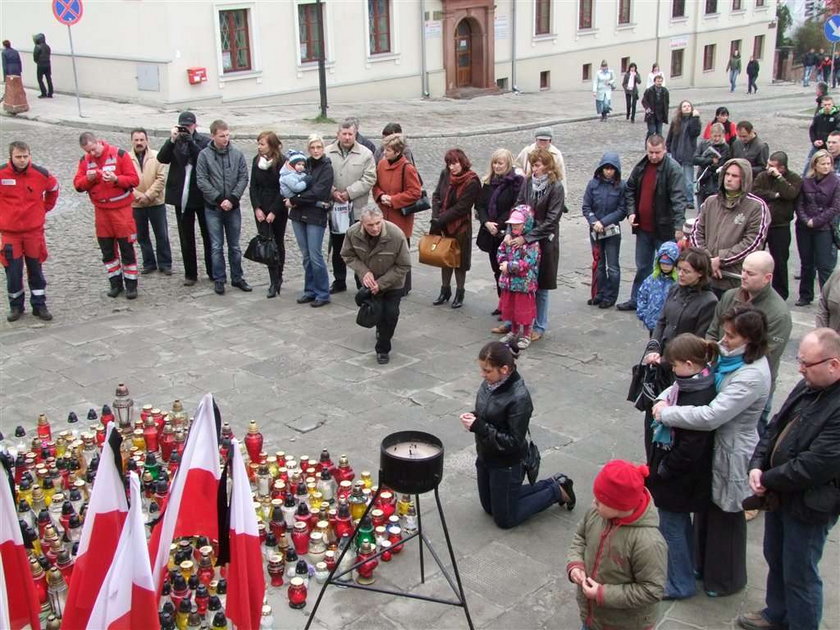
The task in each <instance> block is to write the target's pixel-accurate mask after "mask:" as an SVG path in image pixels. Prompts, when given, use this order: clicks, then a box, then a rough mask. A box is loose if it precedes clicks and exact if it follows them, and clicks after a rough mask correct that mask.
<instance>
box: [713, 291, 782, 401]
mask: <svg viewBox="0 0 840 630" xmlns="http://www.w3.org/2000/svg"><path fill="white" fill-rule="evenodd" d="M739 304H752V305H753V306H755V307H756V308H757V309H758V310H759V311H761V312H762V313H764V315H765V316H766V317H767V340H768V342H769V343H768V352H767V360H768V361H769V362H770V374H771V375H772V377H773V387H774V388H775V385H776V375H777V374H778V373H779V362H780V361H781V360H782V354H784V352H785V346H786V345H787V342H788V339H790V331H791V329H792V328H793V322H792V321H791V318H790V309H789V308H788V305H787V304H786V303H785V301H784V300H783V299H782V296H780V295H779V294H778V293H776V291H775V289H773V285H771V284H768V285H767V286H766V287H764V288H763V289H762V290H761V291H759V292H758V293H757V294H756V296H755V297H754V298H753V299H752V302H750V299H749V295H747V292H746V291H744V290H743V289H741V288H736V289H729V291H727V292H726V293H724V294H723V296H722V297H721V298H720V301H719V302H718V305H717V308H716V309H715V317H714V319H712V323H711V325H710V326H709V330H708V331H706V339H713V340H714V341H720V340H721V339H722V338H723V327H722V326H721V324H720V318H721V316H722V315H723V314H724V313H726V311H728V310H729V309H731V308H732V307H733V306H737V305H739ZM771 391H772V390H771Z"/></svg>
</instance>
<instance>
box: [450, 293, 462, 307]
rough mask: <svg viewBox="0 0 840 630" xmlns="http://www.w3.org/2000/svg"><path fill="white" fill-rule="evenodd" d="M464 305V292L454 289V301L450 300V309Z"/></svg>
mask: <svg viewBox="0 0 840 630" xmlns="http://www.w3.org/2000/svg"><path fill="white" fill-rule="evenodd" d="M463 305H464V290H463V289H455V299H454V300H452V308H461V307H462V306H463Z"/></svg>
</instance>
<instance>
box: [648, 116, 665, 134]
mask: <svg viewBox="0 0 840 630" xmlns="http://www.w3.org/2000/svg"><path fill="white" fill-rule="evenodd" d="M647 127H648V130H647V137H648V138H650V137H651V136H652V135H653V134H656V135H657V136H661V135H662V121H661V120H649V121H648V123H647Z"/></svg>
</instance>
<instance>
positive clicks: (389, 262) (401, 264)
mask: <svg viewBox="0 0 840 630" xmlns="http://www.w3.org/2000/svg"><path fill="white" fill-rule="evenodd" d="M341 257H342V258H343V259H344V262H345V263H347V266H348V267H350V268H351V269H352V270H353V271H355V272H356V275H357V276H359V279H361V278H363V277H364V275H365V274H366V273H367V272H368V271H370V272H372V273H373V277H374V278H375V279H376V282H377V283H378V284H379V289H380V291H383V292H384V291H391V290H393V289H401V288H402V287H403V285H404V284H405V276H406V274H407V273H408V272H409V271H411V255H410V254H409V251H408V242H407V241H406V240H405V236H404V235H403V233H402V230H401V229H400V228H399V227H397V226H396V225H394V224H393V223H391V222H390V221H385V220H384V219H383V220H382V231H381V232H380V233H379V238H378V239H376V240H373V239H372V238H371V237H369V236H368V235H367V232H365V229H364V227H363V226H362V223H361V222H359V223H354V224H353V225H351V226H350V228H349V229H348V230H347V234H346V235H345V237H344V245H343V246H342V247H341Z"/></svg>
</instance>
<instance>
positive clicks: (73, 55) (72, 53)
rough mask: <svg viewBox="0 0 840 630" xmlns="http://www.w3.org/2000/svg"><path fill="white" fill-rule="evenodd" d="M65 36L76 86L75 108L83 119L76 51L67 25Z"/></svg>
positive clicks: (70, 30) (71, 31)
mask: <svg viewBox="0 0 840 630" xmlns="http://www.w3.org/2000/svg"><path fill="white" fill-rule="evenodd" d="M67 35H68V37H70V59H71V60H72V62H73V83H75V85H76V108H77V109H78V110H79V118H84V114H82V99H81V98H79V75H78V74H77V73H76V51H75V50H74V48H73V29H71V28H70V25H69V24H68V25H67Z"/></svg>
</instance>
